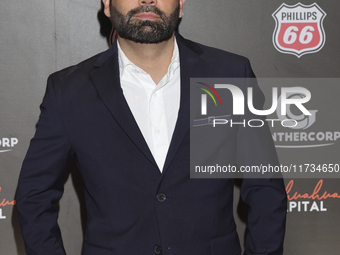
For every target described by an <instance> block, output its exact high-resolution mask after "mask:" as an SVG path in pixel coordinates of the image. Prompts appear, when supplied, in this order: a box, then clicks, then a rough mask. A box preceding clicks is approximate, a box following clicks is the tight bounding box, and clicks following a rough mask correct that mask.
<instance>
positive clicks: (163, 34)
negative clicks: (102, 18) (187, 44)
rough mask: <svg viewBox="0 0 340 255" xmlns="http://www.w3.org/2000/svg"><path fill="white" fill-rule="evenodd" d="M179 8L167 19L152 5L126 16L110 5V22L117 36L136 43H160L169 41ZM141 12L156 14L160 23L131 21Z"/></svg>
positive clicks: (134, 10)
mask: <svg viewBox="0 0 340 255" xmlns="http://www.w3.org/2000/svg"><path fill="white" fill-rule="evenodd" d="M179 11H180V6H179V5H178V6H177V8H176V9H175V10H174V11H173V12H172V13H171V14H170V17H167V16H166V14H165V13H164V12H163V11H161V10H159V9H158V8H157V7H155V6H153V5H145V6H141V7H138V8H135V9H132V10H131V11H129V12H128V13H127V14H126V16H124V15H123V14H122V13H121V12H119V11H118V10H117V9H116V8H115V7H113V6H112V5H111V8H110V12H111V22H112V26H113V27H114V28H115V29H116V31H117V33H118V35H119V36H120V37H122V38H124V39H128V40H131V41H134V42H137V43H147V44H150V43H160V42H164V41H167V40H169V39H170V38H171V37H172V35H173V33H174V31H175V30H176V28H177V26H178V23H179V17H178V16H179ZM143 12H152V13H155V14H157V15H158V16H159V17H160V19H161V21H159V20H157V21H151V20H131V19H132V17H133V16H134V15H137V14H139V13H143Z"/></svg>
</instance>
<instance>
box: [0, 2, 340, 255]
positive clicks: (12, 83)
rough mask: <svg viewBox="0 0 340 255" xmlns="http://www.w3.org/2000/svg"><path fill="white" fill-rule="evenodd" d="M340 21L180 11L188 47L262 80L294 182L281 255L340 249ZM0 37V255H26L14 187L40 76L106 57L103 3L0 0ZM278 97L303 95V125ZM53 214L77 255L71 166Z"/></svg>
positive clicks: (217, 8) (267, 9)
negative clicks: (235, 63)
mask: <svg viewBox="0 0 340 255" xmlns="http://www.w3.org/2000/svg"><path fill="white" fill-rule="evenodd" d="M339 10H340V3H339V1H336V0H327V1H326V0H319V1H318V0H317V1H316V2H315V1H307V0H306V1H304V2H298V1H291V0H289V1H288V0H287V1H278V0H274V1H269V0H258V1H246V0H238V1H225V0H211V1H204V0H194V1H192V0H188V1H186V3H185V6H184V17H183V19H182V22H181V24H180V27H179V31H180V33H181V34H182V35H183V36H184V37H186V38H188V39H191V40H193V41H198V42H200V43H203V44H206V45H209V46H213V47H217V48H221V49H224V50H227V51H231V52H234V53H237V54H240V55H244V56H246V57H248V58H249V59H250V61H251V63H252V67H253V69H254V72H255V74H256V76H257V77H258V78H266V79H264V80H266V81H267V82H266V83H265V84H264V85H262V84H261V82H260V84H259V85H260V87H261V88H262V90H263V91H264V93H265V94H266V96H267V101H266V106H265V109H269V108H270V107H271V105H273V103H272V102H273V101H272V100H273V99H274V98H275V100H277V102H278V103H277V105H276V106H277V107H276V108H275V109H276V111H271V115H270V116H268V118H270V119H272V121H269V124H270V126H271V131H272V134H273V139H274V142H275V145H276V147H277V152H278V155H279V158H280V163H281V164H282V169H285V170H286V171H295V172H296V173H297V174H296V175H285V177H286V178H285V185H286V190H287V196H288V212H287V214H288V218H287V232H286V239H285V254H289V255H291V254H298V255H323V254H327V255H333V254H339V250H340V242H339V236H340V219H339V211H340V179H339V177H340V173H339V164H340V157H339V156H338V155H339V152H340V117H339V113H338V111H339V110H340V107H339V105H338V95H339V94H340V89H339V87H340V84H339V80H338V79H336V78H338V77H339V76H340V71H339V67H340V51H339V45H340V32H339V31H340V30H339V27H340V15H339ZM0 32H1V36H0V59H1V61H0V120H1V121H0V254H6V255H7V254H8V255H14V254H19V255H22V254H25V251H24V244H23V240H22V238H21V233H20V227H19V224H18V219H17V212H16V208H15V193H16V185H17V179H18V176H19V172H20V168H21V164H22V161H23V158H24V156H25V153H26V150H27V148H28V145H29V141H30V139H31V137H32V136H33V134H34V131H35V125H36V123H37V120H38V116H39V105H40V103H41V101H42V97H43V95H44V92H45V86H46V79H47V76H48V75H49V74H50V73H52V72H55V71H57V70H60V69H62V68H64V67H67V66H69V65H73V64H76V63H78V62H80V61H82V60H84V59H86V58H88V57H90V56H92V55H94V54H96V53H98V52H101V51H103V50H105V49H107V48H108V42H107V41H108V40H107V37H108V35H109V33H110V22H109V21H108V19H107V18H106V17H105V16H104V14H103V7H102V4H101V1H100V0H95V1H94V0H82V1H76V0H73V1H71V0H54V1H44V2H42V1H38V0H31V1H29V2H27V1H10V0H1V2H0ZM270 79H272V81H273V82H272V84H273V85H272V86H271V85H270ZM278 80H279V81H280V82H277V81H278ZM259 81H261V80H260V79H259ZM268 81H269V85H268ZM292 81H294V82H296V85H294V84H295V83H294V82H292ZM278 83H280V85H279V86H278V85H277V84H278ZM273 87H277V90H278V92H277V93H276V94H275V93H273ZM283 87H295V88H297V89H296V90H292V91H290V94H289V93H288V94H285V100H290V99H294V100H295V99H300V100H301V99H302V100H303V98H304V97H306V96H308V95H306V94H303V93H302V94H301V93H299V92H296V91H301V88H302V90H303V89H306V90H307V91H309V92H310V95H311V98H309V99H308V100H305V101H306V104H304V105H303V106H304V107H305V108H306V109H308V113H309V114H306V112H305V113H304V112H301V111H299V109H294V108H293V107H288V108H287V109H286V110H287V112H286V117H289V119H291V120H294V122H293V124H291V123H290V124H289V123H288V122H285V119H283V118H282V116H281V115H280V114H279V111H280V107H279V106H280V105H281V106H282V104H280V102H282V98H280V97H282V93H281V92H282V88H283ZM280 89H281V90H280ZM306 90H304V91H306ZM294 91H295V92H294ZM307 101H308V102H307ZM286 102H287V101H286ZM281 110H282V109H281ZM300 110H301V109H300ZM251 125H255V123H252V124H251ZM307 172H308V174H305V173H307ZM298 173H300V174H298ZM328 173H332V174H328ZM337 173H338V174H337ZM239 186H240V183H239V182H236V185H235V204H234V207H235V219H236V221H237V225H238V230H239V234H240V239H241V241H242V242H243V239H244V233H245V231H246V227H245V226H246V213H247V210H248V208H247V206H246V205H245V204H244V203H243V202H242V201H241V200H240V198H239ZM59 208H60V217H59V224H60V226H61V229H62V235H63V239H64V244H65V248H66V251H67V253H68V254H81V246H82V239H83V235H84V227H85V221H86V220H85V218H86V215H85V213H84V211H85V205H84V200H83V191H82V184H81V181H79V174H78V172H77V169H76V167H74V164H73V165H72V166H71V171H70V176H69V178H68V180H67V181H66V183H65V192H64V196H63V198H62V200H61V201H60V203H59Z"/></svg>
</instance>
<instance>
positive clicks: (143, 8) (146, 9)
mask: <svg viewBox="0 0 340 255" xmlns="http://www.w3.org/2000/svg"><path fill="white" fill-rule="evenodd" d="M143 12H152V13H154V14H156V15H158V16H159V17H160V18H161V19H162V20H163V21H165V20H166V19H167V17H166V14H165V13H164V12H163V11H161V10H160V9H158V8H157V7H156V6H153V5H143V6H140V7H137V8H135V9H132V10H130V11H129V12H128V13H127V15H126V16H127V17H128V20H129V21H130V19H131V18H132V17H133V16H135V15H138V14H140V13H143Z"/></svg>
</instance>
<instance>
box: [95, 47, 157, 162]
mask: <svg viewBox="0 0 340 255" xmlns="http://www.w3.org/2000/svg"><path fill="white" fill-rule="evenodd" d="M95 66H96V67H97V68H96V69H95V70H94V71H93V72H92V73H91V74H90V78H91V80H92V82H93V84H94V86H95V87H96V89H97V91H98V94H99V96H100V98H101V100H102V101H103V102H104V104H105V106H106V107H107V109H108V110H109V111H110V112H111V115H112V117H113V118H114V119H115V120H116V122H117V123H118V125H119V126H120V127H121V129H122V130H123V131H124V132H125V133H126V135H127V136H128V137H129V138H130V139H131V141H132V142H133V143H134V144H135V145H136V146H137V147H138V148H139V150H140V151H141V152H142V153H143V154H144V155H145V156H146V157H147V158H148V159H149V161H150V162H151V163H152V164H154V165H155V166H156V167H157V164H156V162H155V160H154V158H153V157H152V154H151V152H150V149H149V147H148V145H147V144H146V142H145V140H144V137H143V135H142V133H141V131H140V129H139V127H138V125H137V123H136V121H135V119H134V117H133V115H132V112H131V110H130V108H129V106H128V104H127V102H126V100H125V97H124V94H123V90H122V88H121V85H120V76H119V64H118V50H117V42H115V43H114V44H113V45H112V46H111V48H110V49H109V50H107V51H106V52H104V53H103V54H102V55H101V56H100V57H99V58H98V60H97V62H96V64H95Z"/></svg>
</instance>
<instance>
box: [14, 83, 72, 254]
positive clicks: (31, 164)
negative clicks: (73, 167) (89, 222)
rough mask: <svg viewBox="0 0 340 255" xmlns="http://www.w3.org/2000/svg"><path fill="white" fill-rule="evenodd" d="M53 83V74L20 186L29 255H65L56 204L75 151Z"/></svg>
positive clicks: (21, 219) (23, 228)
mask: <svg viewBox="0 0 340 255" xmlns="http://www.w3.org/2000/svg"><path fill="white" fill-rule="evenodd" d="M53 86H54V85H53V81H52V78H51V77H50V78H49V79H48V85H47V90H46V94H45V97H44V100H43V102H42V104H41V106H40V109H41V115H40V118H39V122H38V124H37V130H36V133H35V136H34V138H33V139H32V140H31V143H30V147H29V150H28V152H27V155H26V158H25V160H24V163H23V166H22V170H21V173H20V177H19V183H18V189H17V209H18V212H19V220H20V224H21V228H22V235H23V237H24V241H25V247H26V252H27V254H28V255H46V254H49V255H62V254H65V251H64V248H63V243H62V239H61V233H60V230H59V226H58V224H57V218H58V209H57V208H56V204H57V203H58V201H59V199H60V198H61V196H62V194H63V186H64V182H65V180H66V177H67V175H68V168H69V167H68V166H69V163H70V160H71V159H72V156H73V153H72V149H71V146H70V143H69V140H68V136H67V134H66V132H65V129H64V126H63V123H62V120H61V117H60V116H59V113H58V103H57V100H56V96H55V92H54V87H53Z"/></svg>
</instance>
